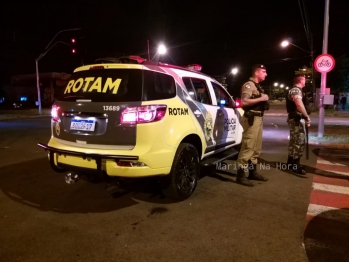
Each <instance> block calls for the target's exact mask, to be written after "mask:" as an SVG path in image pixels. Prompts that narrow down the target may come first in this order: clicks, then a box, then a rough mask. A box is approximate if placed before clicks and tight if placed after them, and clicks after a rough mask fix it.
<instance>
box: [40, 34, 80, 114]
mask: <svg viewBox="0 0 349 262" xmlns="http://www.w3.org/2000/svg"><path fill="white" fill-rule="evenodd" d="M80 29H81V28H72V29H64V30H61V31H59V32H58V33H57V34H56V35H55V36H54V37H53V38H52V39H51V41H50V42H49V43H48V45H47V46H46V47H45V50H44V51H43V52H42V53H41V54H40V55H39V56H38V58H36V59H35V67H36V88H37V92H38V107H39V114H40V115H41V114H42V107H41V92H40V79H39V78H40V77H39V60H40V59H41V58H43V57H44V55H46V54H47V52H48V51H50V50H51V48H52V47H54V46H55V45H56V44H58V43H63V44H66V43H64V42H61V41H58V42H55V43H54V44H53V45H51V43H52V42H53V40H54V39H55V38H56V37H57V36H58V35H59V34H60V33H62V32H66V31H75V30H80Z"/></svg>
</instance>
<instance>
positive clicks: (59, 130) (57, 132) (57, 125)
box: [55, 122, 61, 136]
mask: <svg viewBox="0 0 349 262" xmlns="http://www.w3.org/2000/svg"><path fill="white" fill-rule="evenodd" d="M55 130H56V135H57V136H59V134H60V133H61V127H60V126H59V123H58V122H56V125H55Z"/></svg>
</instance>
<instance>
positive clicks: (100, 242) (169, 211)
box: [0, 116, 340, 262]
mask: <svg viewBox="0 0 349 262" xmlns="http://www.w3.org/2000/svg"><path fill="white" fill-rule="evenodd" d="M272 123H273V124H274V125H272ZM275 125H277V128H276V127H275ZM265 130H266V131H265V135H264V144H263V153H262V155H261V168H262V170H261V173H262V174H263V175H265V176H266V177H268V178H269V181H268V182H265V183H262V182H259V183H257V184H256V185H255V187H253V188H248V187H243V186H241V185H238V184H236V183H235V173H236V171H235V168H234V167H235V161H234V160H229V161H227V162H226V164H227V165H226V168H224V166H223V165H221V166H220V170H218V171H217V172H216V173H213V172H212V173H210V174H208V175H207V176H205V177H203V178H202V179H201V180H200V181H199V183H198V188H197V190H196V192H195V193H194V194H193V196H192V197H190V198H189V199H188V200H186V201H183V202H172V201H170V200H169V199H166V198H164V197H163V196H162V195H161V193H160V191H159V190H158V187H157V184H156V183H155V182H154V181H153V180H147V179H145V180H141V181H136V182H134V183H131V184H130V185H129V186H128V190H122V189H119V188H117V187H115V186H114V185H112V184H106V183H98V184H92V183H90V182H88V181H87V180H85V179H82V180H80V181H78V182H77V183H75V184H72V185H68V184H66V183H65V182H64V174H58V173H55V172H54V171H52V170H51V168H50V166H49V163H48V161H47V157H46V153H45V152H44V151H43V150H42V149H40V148H39V147H38V146H37V143H38V142H47V141H48V139H49V136H50V130H49V118H48V117H42V118H36V119H23V120H13V121H3V122H0V137H1V139H0V228H1V231H2V234H1V235H0V243H1V245H0V261H285V262H287V261H292V262H295V261H299V262H302V261H311V262H312V261H316V260H313V258H312V260H309V258H308V256H307V250H306V246H305V245H304V243H303V239H304V227H305V219H306V214H307V209H308V204H309V196H310V194H311V191H312V174H308V175H306V176H301V177H300V176H296V175H292V174H290V173H288V172H286V171H284V170H282V169H280V168H275V167H276V165H277V164H278V163H282V162H283V163H285V162H286V158H287V153H286V149H287V139H285V137H283V134H286V133H285V130H287V128H286V126H285V121H284V118H283V117H280V116H279V117H278V116H269V117H266V120H265ZM311 149H312V151H311V154H310V158H309V159H308V160H305V161H304V163H303V164H305V165H306V166H307V167H315V162H316V159H317V156H316V154H315V153H314V152H315V151H314V150H315V149H316V148H311ZM337 261H340V260H337Z"/></svg>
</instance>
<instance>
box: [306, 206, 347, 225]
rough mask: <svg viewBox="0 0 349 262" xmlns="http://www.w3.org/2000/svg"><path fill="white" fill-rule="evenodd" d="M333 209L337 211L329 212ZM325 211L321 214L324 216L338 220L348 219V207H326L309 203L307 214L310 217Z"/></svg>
mask: <svg viewBox="0 0 349 262" xmlns="http://www.w3.org/2000/svg"><path fill="white" fill-rule="evenodd" d="M334 210H336V211H337V212H329V211H334ZM325 212H326V214H324V215H323V217H324V218H327V219H333V220H338V221H349V210H348V209H339V208H335V207H328V206H322V205H316V204H309V206H308V212H307V215H308V216H311V217H316V216H318V215H320V214H322V213H325Z"/></svg>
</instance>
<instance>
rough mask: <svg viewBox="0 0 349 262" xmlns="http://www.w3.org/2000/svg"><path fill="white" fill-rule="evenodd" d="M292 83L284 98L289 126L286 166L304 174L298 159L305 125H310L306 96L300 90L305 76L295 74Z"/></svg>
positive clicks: (302, 144) (301, 151)
mask: <svg viewBox="0 0 349 262" xmlns="http://www.w3.org/2000/svg"><path fill="white" fill-rule="evenodd" d="M293 84H294V85H293V87H292V88H291V89H290V90H289V91H288V96H287V99H286V109H287V113H288V118H287V123H288V126H289V128H290V141H289V144H288V159H287V166H288V168H289V169H290V170H291V171H292V172H294V173H296V174H300V175H304V174H305V170H304V169H303V168H302V166H301V164H300V159H301V157H302V154H303V151H304V145H305V125H307V126H310V118H309V114H308V112H307V110H306V105H307V104H306V103H307V102H306V97H305V95H304V93H303V91H302V88H303V87H304V86H305V76H304V75H299V76H295V77H294V79H293ZM309 113H310V112H309Z"/></svg>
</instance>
